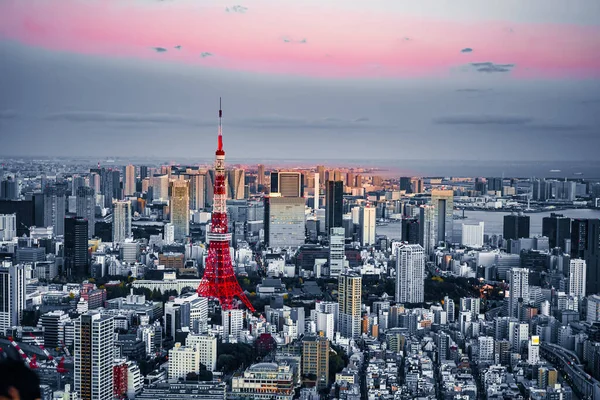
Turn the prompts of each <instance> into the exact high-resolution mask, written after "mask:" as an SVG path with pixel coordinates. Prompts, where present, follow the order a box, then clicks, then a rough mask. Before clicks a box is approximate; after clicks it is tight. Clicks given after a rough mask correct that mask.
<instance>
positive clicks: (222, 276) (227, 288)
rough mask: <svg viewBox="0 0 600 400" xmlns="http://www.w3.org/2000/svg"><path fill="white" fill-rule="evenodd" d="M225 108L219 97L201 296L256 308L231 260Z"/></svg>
mask: <svg viewBox="0 0 600 400" xmlns="http://www.w3.org/2000/svg"><path fill="white" fill-rule="evenodd" d="M222 117H223V111H222V109H221V99H219V136H218V147H217V151H216V153H215V180H214V185H213V187H214V195H213V212H212V221H211V222H212V223H211V228H210V232H208V233H207V234H206V238H207V240H208V242H209V247H208V256H207V258H206V268H205V270H204V276H203V277H202V280H201V281H200V285H198V290H197V292H198V295H200V296H202V297H208V298H214V299H217V300H219V303H220V304H221V308H222V309H223V310H231V309H234V308H237V300H236V298H237V299H238V300H240V301H242V302H243V303H244V305H245V306H246V308H248V309H249V310H250V311H254V307H252V304H251V303H250V300H248V297H247V296H246V294H245V293H244V291H243V290H242V288H241V286H240V284H239V282H238V281H237V278H236V277H235V273H234V272H233V265H232V262H231V252H230V251H229V242H230V240H231V234H230V233H228V232H227V206H226V201H227V188H226V187H225V151H224V150H223V126H222Z"/></svg>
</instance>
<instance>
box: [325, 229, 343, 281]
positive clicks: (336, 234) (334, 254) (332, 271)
mask: <svg viewBox="0 0 600 400" xmlns="http://www.w3.org/2000/svg"><path fill="white" fill-rule="evenodd" d="M345 240H346V234H345V230H344V228H331V229H330V230H329V275H330V276H338V275H339V274H341V273H342V272H343V270H344V263H345V258H346V257H345V254H346V251H345Z"/></svg>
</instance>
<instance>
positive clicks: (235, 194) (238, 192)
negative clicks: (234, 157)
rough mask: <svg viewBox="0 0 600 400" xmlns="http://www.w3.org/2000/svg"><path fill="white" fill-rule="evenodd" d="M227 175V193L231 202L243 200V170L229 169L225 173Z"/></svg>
mask: <svg viewBox="0 0 600 400" xmlns="http://www.w3.org/2000/svg"><path fill="white" fill-rule="evenodd" d="M227 175H228V177H227V178H228V179H227V180H228V183H229V187H228V192H229V198H231V199H233V200H243V199H244V187H245V176H246V174H245V172H244V170H243V169H239V168H236V169H230V170H229V171H228V172H227Z"/></svg>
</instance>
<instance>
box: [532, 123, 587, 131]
mask: <svg viewBox="0 0 600 400" xmlns="http://www.w3.org/2000/svg"><path fill="white" fill-rule="evenodd" d="M528 127H530V128H532V129H536V130H539V131H546V132H569V131H570V132H583V131H589V130H590V127H589V126H586V125H580V124H561V123H545V122H542V123H535V124H531V125H529V126H528Z"/></svg>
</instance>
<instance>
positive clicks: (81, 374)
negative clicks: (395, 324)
mask: <svg viewBox="0 0 600 400" xmlns="http://www.w3.org/2000/svg"><path fill="white" fill-rule="evenodd" d="M74 337H75V341H74V343H75V346H74V347H75V351H74V357H75V370H74V382H75V390H76V391H77V392H78V393H79V397H80V398H81V399H85V400H92V399H93V400H110V399H112V396H113V360H114V345H115V343H114V317H112V316H109V315H102V314H100V313H99V312H93V311H90V312H87V313H85V314H82V315H81V316H80V317H79V318H78V319H76V320H75V335H74Z"/></svg>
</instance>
